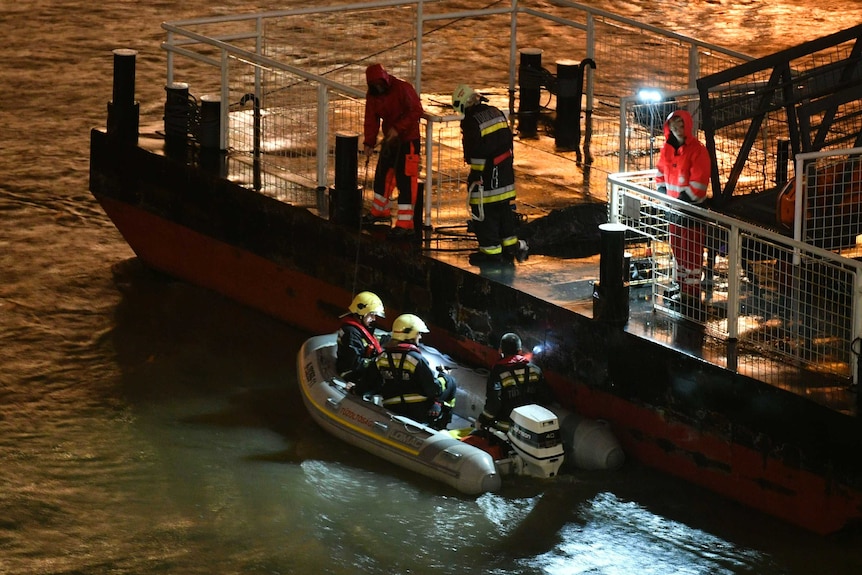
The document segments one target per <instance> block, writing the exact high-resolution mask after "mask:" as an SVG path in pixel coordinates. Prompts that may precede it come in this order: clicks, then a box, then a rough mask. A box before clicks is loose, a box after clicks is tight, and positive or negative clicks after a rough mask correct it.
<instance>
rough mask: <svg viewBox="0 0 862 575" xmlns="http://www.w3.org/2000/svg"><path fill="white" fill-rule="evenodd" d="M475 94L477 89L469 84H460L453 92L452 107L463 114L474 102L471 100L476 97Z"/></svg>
mask: <svg viewBox="0 0 862 575" xmlns="http://www.w3.org/2000/svg"><path fill="white" fill-rule="evenodd" d="M475 95H476V91H475V90H473V88H471V87H470V86H468V85H467V84H458V87H457V88H455V91H454V92H452V107H453V108H455V111H456V112H458V113H459V114H463V113H464V110H465V109H466V108H467V107H469V105H470V104H471V103H472V102H471V100H473V99H474V96H475Z"/></svg>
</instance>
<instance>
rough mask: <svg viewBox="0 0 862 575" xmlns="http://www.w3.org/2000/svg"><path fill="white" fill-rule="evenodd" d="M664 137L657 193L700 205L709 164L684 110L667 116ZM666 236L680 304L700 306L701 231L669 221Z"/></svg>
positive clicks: (690, 224) (704, 197) (707, 183)
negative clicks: (668, 240) (673, 266)
mask: <svg viewBox="0 0 862 575" xmlns="http://www.w3.org/2000/svg"><path fill="white" fill-rule="evenodd" d="M664 137H665V143H664V144H663V145H662V148H661V152H660V153H659V159H658V164H657V165H656V167H657V168H658V174H657V175H656V178H655V183H656V186H657V187H658V191H659V192H662V193H666V194H667V195H668V196H670V197H672V198H676V199H679V200H682V201H684V202H689V203H692V204H701V203H703V201H704V200H706V194H707V186H708V185H709V179H710V173H711V166H712V164H711V162H710V158H709V152H708V151H707V149H706V146H704V145H703V144H702V143H701V142H700V141H699V140H698V139H697V136H696V134H695V131H694V121H693V120H692V117H691V114H689V113H688V111H686V110H675V111H673V112H671V113H670V115H668V117H667V120H666V121H665V123H664ZM683 218H687V216H683ZM669 233H670V245H671V251H672V252H673V257H674V260H675V268H676V281H677V283H678V284H679V288H680V300H681V301H682V302H683V303H687V304H688V305H697V304H700V296H701V285H700V281H701V273H702V268H703V247H704V245H703V244H704V232H703V228H702V227H701V226H700V224H699V223H697V222H696V221H695V222H691V223H688V224H682V223H679V222H673V221H672V222H671V223H670V226H669Z"/></svg>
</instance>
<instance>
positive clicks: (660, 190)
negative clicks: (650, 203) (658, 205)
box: [656, 184, 667, 194]
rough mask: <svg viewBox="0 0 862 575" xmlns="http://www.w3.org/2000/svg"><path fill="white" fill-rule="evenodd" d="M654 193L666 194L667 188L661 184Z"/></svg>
mask: <svg viewBox="0 0 862 575" xmlns="http://www.w3.org/2000/svg"><path fill="white" fill-rule="evenodd" d="M656 191H657V192H658V193H660V194H667V186H665V185H664V184H661V185H660V186H659V187H658V190H656Z"/></svg>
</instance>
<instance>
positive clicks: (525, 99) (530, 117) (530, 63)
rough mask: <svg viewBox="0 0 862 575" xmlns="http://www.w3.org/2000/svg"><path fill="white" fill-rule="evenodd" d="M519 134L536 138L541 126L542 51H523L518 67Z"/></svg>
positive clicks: (536, 49) (531, 49)
mask: <svg viewBox="0 0 862 575" xmlns="http://www.w3.org/2000/svg"><path fill="white" fill-rule="evenodd" d="M518 86H519V89H520V98H519V100H518V102H519V103H518V134H519V135H520V136H521V137H522V138H534V137H536V133H537V132H538V125H539V100H540V97H541V92H542V50H541V49H539V48H525V49H524V50H521V63H520V65H519V66H518Z"/></svg>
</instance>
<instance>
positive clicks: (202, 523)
mask: <svg viewBox="0 0 862 575" xmlns="http://www.w3.org/2000/svg"><path fill="white" fill-rule="evenodd" d="M96 4H98V5H96ZM289 4H290V3H289V2H288V3H282V4H278V5H276V4H268V3H257V4H256V5H255V4H254V3H249V2H241V1H238V0H230V1H223V2H219V3H215V4H214V3H212V2H203V1H200V0H191V1H184V2H179V1H166V0H165V1H151V2H131V1H129V2H121V1H118V0H107V1H105V2H101V3H92V2H82V1H77V0H72V1H64V2H58V1H54V2H52V1H48V0H31V1H29V2H12V1H10V0H0V24H2V30H3V31H4V37H3V43H4V50H3V56H2V58H0V128H2V136H0V138H2V139H0V175H2V177H0V221H2V225H0V573H2V574H7V573H8V574H16V575H17V574H85V573H86V574H133V573H134V574H142V575H146V574H155V573H201V574H204V573H205V574H214V573H218V574H234V573H236V574H258V573H259V574H284V573H302V574H306V573H308V574H311V573H333V574H336V573H357V572H362V573H381V574H382V573H432V572H433V573H479V572H482V573H499V574H515V573H549V574H551V573H553V574H587V573H589V574H608V575H610V574H617V573H619V574H630V573H647V574H724V573H727V574H730V573H758V574H760V573H762V574H777V573H841V574H843V573H848V574H849V573H860V572H862V550H860V544H862V537H860V536H859V535H858V534H842V535H838V536H833V537H828V538H821V537H813V536H810V535H808V534H807V533H804V532H801V531H798V530H796V529H794V528H791V527H789V526H787V525H784V524H781V523H778V522H776V521H773V520H771V519H769V518H767V517H764V516H762V515H759V514H757V513H754V512H750V511H747V510H745V509H742V508H740V507H738V506H736V505H735V504H732V503H728V502H726V501H724V500H722V499H719V498H717V497H715V496H713V495H711V494H709V493H707V492H704V491H702V490H698V489H696V488H693V487H690V486H688V485H685V484H681V483H679V482H677V481H675V480H673V479H669V478H666V477H663V476H660V475H656V474H654V473H651V472H649V471H646V470H643V469H641V468H639V467H638V466H635V465H629V466H627V468H626V469H625V470H623V471H622V472H618V473H613V474H582V475H576V476H572V477H569V478H566V479H565V480H561V481H558V482H555V483H550V484H545V485H542V484H536V483H522V484H521V483H515V484H513V485H509V486H507V487H506V489H505V490H504V492H503V493H500V494H495V495H485V496H482V497H479V498H478V499H472V498H463V497H460V496H457V495H455V494H453V493H450V492H447V491H445V490H443V489H441V488H440V487H439V486H437V485H434V484H429V483H428V482H425V481H423V480H421V479H419V478H416V477H414V476H412V475H410V474H407V473H405V472H402V471H400V470H398V469H397V468H394V467H392V466H390V465H388V464H385V463H382V462H380V461H377V460H374V459H369V458H368V457H364V456H361V455H357V454H354V453H351V452H350V451H349V450H347V449H346V447H345V446H343V445H342V444H340V443H338V442H337V441H335V440H333V439H330V438H329V437H327V436H323V435H321V432H320V431H319V430H318V429H317V428H316V427H315V426H314V424H313V423H312V422H311V421H310V420H309V418H308V417H307V415H306V413H305V410H304V409H303V407H302V405H301V402H300V399H299V396H298V392H297V389H296V386H295V375H294V370H295V363H294V362H295V354H296V351H297V349H298V346H299V344H300V342H301V341H302V340H303V339H304V337H306V334H302V333H299V332H296V331H294V330H292V329H290V328H288V327H286V326H284V325H283V324H280V323H278V322H275V321H274V320H271V319H269V318H267V317H264V316H262V315H260V314H257V313H255V312H252V311H250V310H247V309H244V308H241V307H238V306H236V305H234V304H232V303H231V302H229V301H226V300H224V299H222V298H220V297H218V296H215V295H213V294H209V293H206V292H202V291H201V290H198V289H195V288H192V287H190V286H188V285H186V284H183V283H180V282H176V281H172V280H170V279H168V278H165V277H162V276H159V275H157V274H154V273H152V272H149V271H147V270H146V269H144V268H142V267H141V266H140V265H138V264H137V262H136V260H134V259H133V254H132V252H131V251H130V249H129V248H128V247H127V245H126V244H125V243H124V242H123V240H122V238H121V237H120V235H119V234H118V232H117V231H116V230H115V228H114V227H113V226H112V225H111V223H110V222H109V221H108V220H107V218H106V217H105V216H104V214H103V213H102V211H101V209H100V208H99V207H98V205H97V204H96V203H95V201H94V200H93V199H92V198H91V196H90V194H89V192H88V190H87V181H88V174H87V170H88V131H89V129H90V128H91V127H93V126H104V124H105V118H106V102H107V101H108V100H109V99H110V94H111V66H112V57H111V50H112V49H114V48H119V47H131V48H134V49H136V50H138V51H139V56H138V64H137V70H138V76H137V90H136V93H137V98H138V99H139V100H140V101H141V107H142V116H144V117H148V118H150V119H152V118H159V117H160V116H161V108H162V106H163V97H164V91H163V85H164V58H163V55H162V53H161V52H160V51H159V48H158V45H159V42H160V41H161V40H162V39H163V34H161V32H160V28H159V24H160V23H161V22H162V21H164V20H172V19H179V18H185V17H190V16H201V15H211V14H214V13H224V12H232V11H255V10H259V9H275V8H284V7H285V6H286V5H289ZM483 4H484V3H476V5H483ZM807 4H808V2H807V0H785V1H782V2H766V1H761V2H757V1H753V0H752V1H749V2H730V1H713V2H692V1H688V2H686V1H683V0H679V1H676V2H621V1H620V2H618V1H612V2H606V3H602V6H603V7H604V8H605V9H608V10H611V11H616V12H619V13H624V14H627V15H629V16H631V17H634V18H638V19H642V20H645V21H649V22H651V23H654V24H657V25H663V26H666V27H669V28H673V29H675V30H677V31H680V32H683V33H687V34H691V35H694V36H697V37H700V38H704V39H713V38H714V40H715V41H716V42H722V43H724V44H728V45H731V46H733V47H735V48H737V49H739V50H741V51H743V52H748V53H752V54H758V53H766V52H771V51H774V50H776V49H779V48H783V47H786V46H787V45H790V44H793V43H796V42H797V41H801V40H804V39H808V38H813V37H816V36H819V35H821V34H824V33H827V32H830V31H834V30H838V29H841V28H843V27H845V26H849V25H851V24H855V23H856V22H858V21H859V20H860V18H859V15H860V10H859V5H858V4H857V3H855V2H852V1H849V0H844V1H841V2H839V1H837V0H824V1H820V2H817V3H816V6H814V7H807V6H806V5H807ZM659 6H661V10H659V8H658V7H659ZM834 14H840V15H841V17H840V18H836V17H834V16H833V15H834Z"/></svg>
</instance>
